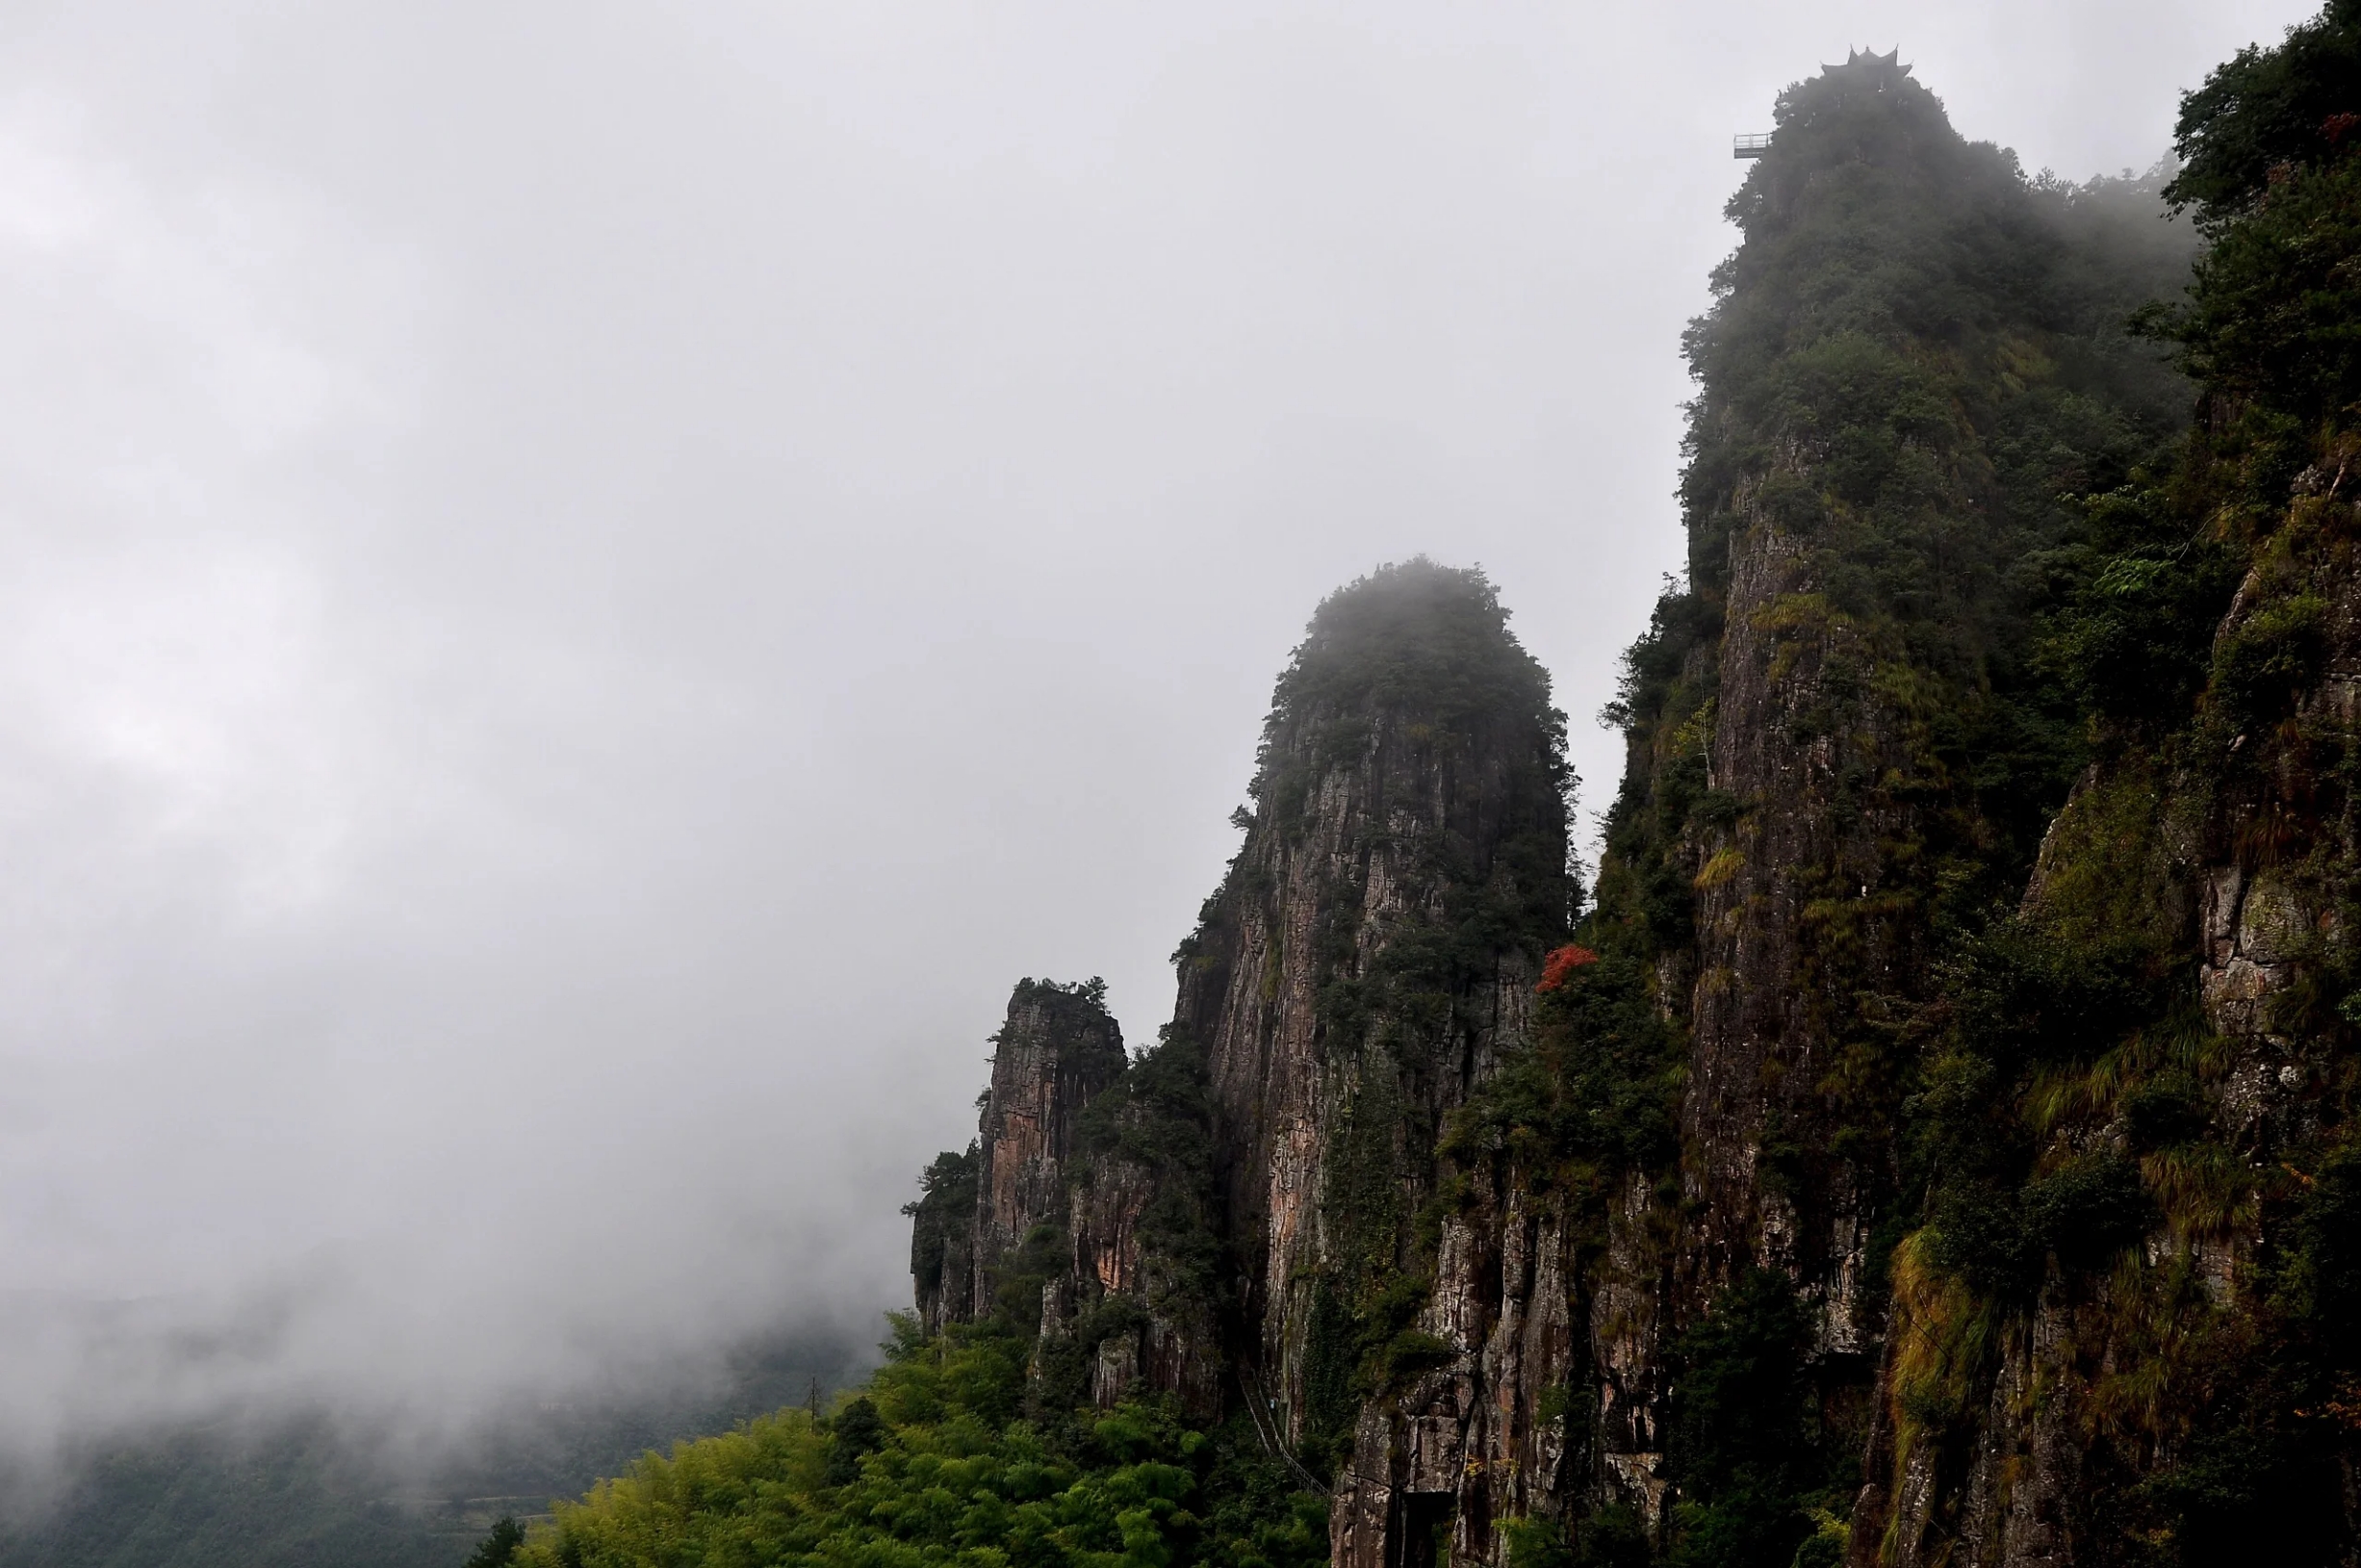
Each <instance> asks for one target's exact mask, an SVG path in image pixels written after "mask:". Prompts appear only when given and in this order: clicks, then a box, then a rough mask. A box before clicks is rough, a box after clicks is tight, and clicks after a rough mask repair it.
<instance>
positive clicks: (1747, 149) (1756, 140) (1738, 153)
mask: <svg viewBox="0 0 2361 1568" xmlns="http://www.w3.org/2000/svg"><path fill="white" fill-rule="evenodd" d="M1770 150H1771V133H1770V132H1768V131H1764V132H1762V133H1761V134H1760V135H1758V136H1733V137H1732V138H1731V139H1730V156H1731V157H1732V158H1759V157H1761V156H1762V155H1763V154H1764V153H1766V152H1769V151H1770Z"/></svg>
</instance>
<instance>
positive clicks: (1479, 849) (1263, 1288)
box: [1173, 563, 1573, 1563]
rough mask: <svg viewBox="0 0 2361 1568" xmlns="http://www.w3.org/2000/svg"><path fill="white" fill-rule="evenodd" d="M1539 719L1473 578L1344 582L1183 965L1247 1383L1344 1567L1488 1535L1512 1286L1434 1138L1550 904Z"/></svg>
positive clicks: (1289, 685) (1493, 1231) (1479, 1542)
mask: <svg viewBox="0 0 2361 1568" xmlns="http://www.w3.org/2000/svg"><path fill="white" fill-rule="evenodd" d="M1562 725H1563V721H1562V719H1561V718H1559V716H1558V715H1556V714H1555V713H1553V711H1552V710H1551V708H1550V706H1549V687H1548V682H1547V680H1546V678H1545V677H1544V676H1543V675H1542V673H1541V671H1540V670H1539V668H1538V667H1537V666H1536V665H1534V663H1533V662H1532V660H1531V659H1530V658H1529V657H1527V655H1525V654H1524V652H1523V651H1522V650H1521V649H1519V648H1518V647H1517V646H1516V644H1515V642H1514V641H1513V640H1512V639H1511V638H1510V637H1509V636H1508V635H1507V632H1506V630H1505V629H1504V626H1503V617H1502V615H1501V612H1500V610H1499V608H1498V606H1497V604H1496V603H1495V601H1494V599H1493V596H1492V593H1491V590H1490V589H1489V587H1488V586H1486V585H1485V584H1484V583H1483V582H1482V580H1481V579H1480V578H1476V577H1473V576H1472V575H1468V574H1461V573H1454V572H1446V571H1442V570H1439V569H1436V568H1432V567H1427V566H1425V565H1424V564H1423V563H1422V564H1414V565H1412V566H1409V567H1404V568H1399V569H1393V570H1389V571H1387V572H1382V573H1380V574H1378V575H1377V576H1376V577H1374V578H1371V579H1369V580H1368V581H1365V582H1363V583H1361V584H1357V585H1355V586H1354V587H1353V588H1351V589H1347V590H1346V591H1345V592H1344V593H1341V594H1339V595H1338V596H1336V597H1335V598H1334V599H1332V600H1330V601H1329V602H1328V604H1324V605H1323V606H1322V609H1321V612H1320V614H1319V615H1318V616H1317V617H1315V619H1314V621H1313V623H1312V628H1311V633H1310V635H1309V637H1308V638H1307V639H1306V641H1305V642H1304V644H1303V646H1302V647H1301V648H1300V649H1299V650H1298V651H1297V653H1296V661H1295V663H1294V665H1293V666H1292V667H1291V668H1290V669H1289V671H1288V672H1287V674H1286V675H1285V676H1284V677H1283V678H1282V679H1281V681H1280V683H1279V688H1278V693H1277V698H1276V701H1275V703H1274V705H1273V708H1272V713H1271V717H1270V724H1269V726H1268V728H1267V730H1266V733H1265V742H1264V748H1263V756H1262V761H1261V766H1260V768H1259V770H1258V774H1257V778H1256V781H1255V784H1254V790H1253V793H1254V799H1255V810H1254V813H1253V817H1252V821H1251V825H1250V826H1249V827H1248V828H1247V830H1246V841H1245V845H1244V846H1243V848H1242V849H1241V850H1240V853H1239V856H1238V859H1237V861H1235V862H1234V863H1233V865H1232V867H1231V870H1230V874H1229V877H1228V878H1227V879H1226V881H1225V882H1224V884H1223V886H1222V888H1221V890H1220V891H1219V893H1217V894H1216V895H1215V896H1214V898H1213V899H1212V900H1210V901H1209V902H1208V904H1207V906H1206V909H1205V912H1204V915H1203V918H1202V921H1201V924H1200V926H1199V928H1198V930H1197V932H1196V934H1195V935H1194V936H1193V937H1192V938H1190V940H1189V941H1188V942H1186V943H1184V944H1183V946H1182V948H1181V951H1180V954H1179V962H1180V971H1181V984H1180V998H1179V1005H1178V1008H1177V1010H1176V1012H1175V1015H1174V1023H1173V1036H1174V1038H1176V1039H1185V1040H1187V1041H1192V1042H1193V1043H1194V1044H1195V1045H1196V1046H1197V1047H1198V1048H1200V1049H1201V1050H1202V1051H1203V1053H1204V1058H1205V1063H1206V1069H1207V1076H1208V1088H1209V1092H1210V1096H1211V1103H1212V1106H1213V1111H1214V1116H1213V1121H1212V1128H1213V1134H1214V1149H1215V1163H1216V1168H1217V1170H1219V1172H1220V1180H1221V1196H1222V1199H1223V1203H1224V1213H1225V1216H1226V1222H1227V1236H1228V1239H1229V1242H1230V1245H1231V1247H1233V1249H1234V1258H1235V1267H1236V1269H1237V1271H1238V1273H1237V1278H1236V1281H1235V1284H1234V1287H1233V1289H1234V1292H1235V1295H1234V1297H1233V1300H1234V1303H1235V1307H1236V1310H1237V1311H1238V1313H1239V1324H1238V1331H1239V1335H1240V1343H1239V1345H1238V1346H1237V1353H1238V1354H1239V1357H1240V1366H1241V1368H1242V1370H1243V1372H1244V1375H1245V1393H1246V1396H1247V1398H1248V1399H1249V1401H1255V1402H1259V1404H1260V1405H1261V1406H1262V1409H1263V1411H1264V1413H1265V1414H1266V1415H1267V1417H1268V1418H1269V1419H1270V1421H1271V1422H1272V1424H1273V1426H1274V1429H1275V1431H1274V1435H1276V1436H1277V1437H1278V1438H1279V1439H1280V1440H1282V1441H1284V1442H1286V1443H1288V1444H1291V1445H1295V1446H1296V1447H1297V1448H1299V1449H1300V1450H1301V1451H1302V1452H1303V1453H1304V1456H1305V1459H1306V1461H1307V1463H1308V1464H1310V1465H1311V1466H1312V1467H1313V1468H1314V1469H1315V1470H1317V1471H1322V1472H1327V1471H1334V1472H1335V1474H1336V1503H1335V1518H1336V1530H1335V1544H1336V1549H1337V1551H1338V1553H1339V1555H1340V1556H1342V1557H1345V1558H1347V1559H1350V1560H1356V1561H1369V1562H1373V1563H1383V1562H1386V1561H1388V1560H1389V1559H1390V1558H1399V1555H1400V1554H1401V1553H1402V1552H1403V1550H1404V1545H1403V1542H1404V1539H1405V1532H1407V1533H1412V1534H1417V1535H1419V1537H1420V1539H1419V1541H1418V1543H1417V1544H1416V1545H1415V1546H1414V1547H1412V1548H1410V1550H1411V1552H1412V1555H1419V1554H1421V1553H1424V1552H1429V1551H1431V1550H1432V1549H1433V1534H1434V1530H1435V1528H1436V1527H1437V1526H1438V1525H1439V1524H1440V1523H1442V1521H1443V1520H1445V1519H1446V1518H1449V1517H1455V1518H1456V1520H1457V1521H1458V1526H1457V1545H1458V1549H1459V1550H1462V1551H1466V1552H1474V1553H1476V1554H1477V1555H1481V1554H1482V1553H1484V1552H1486V1551H1488V1550H1489V1549H1490V1546H1491V1538H1490V1533H1489V1529H1488V1526H1487V1523H1486V1521H1487V1520H1488V1519H1489V1518H1490V1517H1491V1516H1492V1514H1493V1513H1494V1512H1495V1511H1496V1510H1495V1509H1494V1508H1493V1505H1492V1497H1491V1483H1490V1481H1489V1479H1488V1478H1487V1476H1486V1473H1485V1466H1486V1463H1487V1460H1488V1459H1489V1458H1491V1457H1493V1456H1496V1454H1497V1453H1499V1452H1502V1451H1503V1446H1504V1445H1509V1444H1511V1443H1512V1442H1513V1439H1512V1438H1511V1437H1510V1436H1509V1435H1508V1434H1507V1432H1506V1431H1505V1429H1504V1428H1505V1427H1507V1426H1508V1425H1511V1424H1513V1423H1514V1422H1515V1421H1516V1420H1517V1416H1518V1406H1519V1402H1520V1401H1519V1390H1520V1389H1521V1388H1523V1386H1524V1383H1523V1379H1522V1378H1521V1376H1520V1375H1519V1372H1518V1369H1517V1368H1516V1367H1514V1366H1513V1365H1512V1366H1507V1367H1503V1366H1501V1364H1500V1362H1499V1359H1498V1357H1497V1356H1495V1355H1492V1354H1491V1352H1492V1350H1493V1349H1494V1346H1493V1340H1494V1336H1495V1332H1496V1329H1497V1328H1498V1327H1499V1318H1500V1316H1501V1312H1502V1311H1503V1301H1502V1291H1503V1289H1505V1290H1506V1291H1508V1292H1510V1293H1512V1294H1513V1295H1515V1296H1516V1297H1518V1298H1522V1297H1523V1296H1524V1295H1526V1294H1527V1293H1529V1292H1530V1291H1531V1289H1532V1280H1531V1278H1530V1277H1529V1273H1530V1271H1529V1269H1527V1270H1526V1271H1525V1273H1526V1275H1527V1276H1526V1277H1518V1278H1513V1279H1508V1280H1505V1281H1503V1278H1502V1274H1501V1270H1502V1267H1503V1259H1502V1257H1501V1245H1500V1236H1499V1234H1498V1227H1497V1226H1495V1225H1493V1224H1491V1223H1490V1222H1489V1221H1488V1219H1485V1218H1477V1217H1472V1216H1469V1215H1466V1214H1463V1213H1461V1212H1459V1208H1460V1205H1459V1202H1458V1195H1456V1194H1449V1195H1447V1194H1446V1193H1445V1192H1444V1190H1443V1189H1444V1185H1445V1182H1446V1179H1447V1178H1448V1176H1449V1174H1450V1172H1449V1170H1448V1169H1447V1167H1446V1166H1445V1164H1444V1162H1443V1161H1442V1160H1441V1159H1440V1158H1439V1155H1438V1145H1439V1144H1441V1142H1442V1138H1443V1134H1444V1131H1445V1128H1446V1125H1447V1123H1448V1122H1449V1120H1450V1118H1451V1117H1452V1115H1453V1113H1454V1112H1456V1111H1457V1110H1459V1109H1460V1107H1462V1106H1463V1105H1464V1104H1465V1103H1466V1102H1467V1099H1468V1096H1469V1094H1470V1092H1471V1091H1472V1090H1473V1089H1474V1088H1475V1086H1476V1085H1477V1084H1479V1083H1481V1082H1483V1081H1485V1080H1486V1079H1488V1078H1489V1077H1491V1076H1492V1075H1493V1073H1494V1072H1495V1070H1496V1068H1497V1066H1498V1064H1499V1062H1500V1060H1501V1056H1502V1055H1503V1053H1506V1052H1510V1051H1513V1050H1516V1049H1519V1048H1521V1047H1522V1046H1523V1045H1524V1043H1525V1041H1526V1039H1527V1033H1528V1028H1527V1025H1528V1021H1529V1013H1530V1006H1531V998H1532V991H1533V986H1534V983H1535V981H1536V980H1537V979H1538V978H1539V971H1540V964H1541V960H1542V956H1543V955H1544V953H1546V952H1547V951H1549V950H1550V949H1551V948H1552V947H1553V946H1554V945H1556V944H1557V943H1559V942H1560V941H1562V939H1563V938H1564V935H1565V931H1566V925H1567V920H1568V918H1569V916H1570V914H1571V913H1572V910H1571V907H1570V899H1571V897H1572V891H1573V890H1572V887H1571V884H1570V882H1569V879H1568V877H1567V871H1566V830H1565V809H1566V808H1565V792H1566V789H1567V786H1568V784H1569V783H1570V781H1569V778H1568V776H1567V773H1566V769H1565V764H1564V761H1563V733H1562ZM1546 1249H1547V1246H1546V1243H1545V1250H1546ZM1523 1262H1524V1260H1522V1259H1520V1260H1516V1263H1517V1264H1518V1265H1522V1264H1523ZM1544 1294H1545V1295H1548V1296H1550V1297H1551V1299H1553V1301H1554V1302H1555V1311H1556V1313H1557V1318H1558V1328H1559V1339H1560V1340H1561V1341H1562V1340H1563V1337H1564V1332H1563V1331H1564V1323H1563V1319H1564V1312H1565V1307H1564V1299H1563V1294H1562V1292H1556V1293H1552V1292H1550V1291H1548V1290H1546V1289H1545V1293H1544ZM1511 1337H1512V1338H1513V1337H1514V1336H1513V1335H1512V1336H1511ZM1562 1350H1563V1347H1562V1344H1561V1346H1560V1352H1561V1354H1560V1358H1561V1360H1562Z"/></svg>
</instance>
